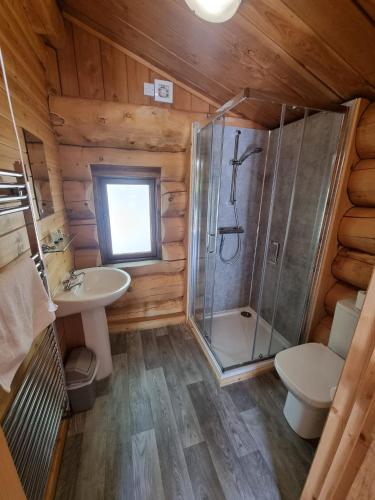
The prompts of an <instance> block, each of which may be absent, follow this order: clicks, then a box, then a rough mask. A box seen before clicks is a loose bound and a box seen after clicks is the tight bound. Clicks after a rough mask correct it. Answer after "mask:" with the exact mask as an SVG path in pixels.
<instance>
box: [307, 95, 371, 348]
mask: <svg viewBox="0 0 375 500" xmlns="http://www.w3.org/2000/svg"><path fill="white" fill-rule="evenodd" d="M355 108H356V109H354V114H355V115H356V116H355V117H354V128H353V131H352V132H353V133H351V134H349V141H348V143H347V145H346V158H347V161H346V166H345V170H344V172H343V181H344V182H343V183H342V185H341V193H339V195H338V198H339V209H338V210H337V211H336V221H335V225H334V231H333V232H334V234H333V236H332V238H334V239H335V240H336V242H335V243H334V245H333V247H336V251H334V252H331V254H330V255H331V258H330V262H329V275H328V276H327V275H326V277H325V280H324V282H321V283H320V287H321V295H323V294H324V295H323V297H324V310H323V309H322V310H321V311H318V313H317V315H316V318H315V324H313V328H312V330H311V334H310V340H312V341H318V342H323V343H325V344H326V343H327V342H328V338H329V333H330V325H331V323H332V317H333V314H334V311H335V306H336V303H337V301H338V300H341V299H344V298H347V297H352V298H354V297H356V294H357V291H358V290H359V289H362V290H367V288H368V285H369V282H370V279H371V275H372V272H373V269H374V266H375V147H374V144H375V126H374V124H375V105H374V104H370V103H368V101H365V100H358V101H357V103H356V104H355ZM336 235H337V236H336Z"/></svg>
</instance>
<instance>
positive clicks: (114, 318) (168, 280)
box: [49, 21, 210, 332]
mask: <svg viewBox="0 0 375 500" xmlns="http://www.w3.org/2000/svg"><path fill="white" fill-rule="evenodd" d="M66 39H67V40H66V44H65V46H64V48H63V49H59V50H57V57H56V58H55V59H53V58H50V61H52V64H51V68H50V72H49V74H50V75H51V77H50V88H53V89H55V92H54V93H55V95H56V96H59V95H62V96H65V98H68V97H69V98H72V99H70V100H68V99H63V98H60V97H54V98H51V99H50V110H51V112H52V118H53V122H54V125H55V131H56V134H57V137H58V140H59V142H60V143H61V146H60V161H61V166H62V173H63V178H64V199H65V204H66V207H67V210H68V215H69V218H70V227H71V232H72V233H76V234H77V235H78V236H77V238H76V240H75V266H76V267H77V268H84V267H90V266H95V265H97V264H100V262H101V260H100V252H99V243H98V234H97V226H96V218H95V206H94V199H93V187H92V174H91V168H90V166H91V165H93V164H96V165H117V166H121V165H122V166H132V167H139V168H141V167H159V168H160V169H161V221H162V222H161V231H162V260H161V261H159V262H155V263H148V262H147V263H140V264H139V265H135V266H132V267H124V269H126V270H127V271H128V272H129V273H130V275H131V276H132V285H131V287H130V289H129V291H128V292H127V293H126V294H125V296H124V297H122V298H121V299H120V300H119V301H117V302H116V303H115V304H113V305H112V306H111V307H110V308H108V311H107V316H108V320H109V327H110V331H111V332H121V331H126V330H130V329H134V328H149V327H152V326H162V325H165V324H170V323H178V322H181V321H183V320H184V319H185V300H184V296H185V290H186V269H185V266H186V245H185V237H186V235H187V223H186V220H187V215H186V214H187V204H188V200H187V197H188V194H187V184H186V182H185V181H186V177H187V175H188V167H189V164H190V156H189V158H188V157H187V156H188V153H187V150H188V147H189V144H190V128H191V123H192V121H194V120H197V119H202V118H204V117H205V116H206V114H207V113H208V112H209V111H210V104H209V103H207V102H205V101H203V100H202V99H199V98H198V97H196V96H195V95H193V94H191V93H189V92H188V91H187V90H185V89H184V88H182V87H179V86H178V85H174V102H173V104H171V105H170V104H158V103H156V102H154V101H153V100H152V101H151V99H150V97H146V96H144V95H143V83H144V82H152V81H153V80H154V78H158V77H159V75H158V74H157V73H156V72H154V71H152V70H151V69H149V68H148V67H146V66H144V65H142V64H141V63H140V62H138V61H137V60H136V59H133V58H131V57H130V56H129V55H127V54H125V53H123V52H122V51H120V50H119V49H117V48H115V47H114V46H112V45H110V44H107V43H105V42H104V41H102V40H99V39H98V38H96V37H95V36H93V35H92V34H90V33H88V32H86V31H85V30H83V29H81V28H80V27H78V26H77V25H72V24H70V23H69V22H68V21H66ZM124 117H125V119H124ZM74 321H75V322H76V323H77V321H78V318H75V319H74Z"/></svg>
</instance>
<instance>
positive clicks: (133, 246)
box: [107, 184, 151, 255]
mask: <svg viewBox="0 0 375 500" xmlns="http://www.w3.org/2000/svg"><path fill="white" fill-rule="evenodd" d="M107 196H108V208H109V221H110V228H111V238H112V252H113V254H114V255H120V254H127V253H143V252H150V251H151V220H150V186H149V185H140V184H107Z"/></svg>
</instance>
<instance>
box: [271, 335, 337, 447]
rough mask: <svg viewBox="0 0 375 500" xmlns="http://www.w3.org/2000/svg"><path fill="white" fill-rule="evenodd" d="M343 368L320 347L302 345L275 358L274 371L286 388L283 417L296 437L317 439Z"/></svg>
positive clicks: (322, 346) (324, 348) (335, 355)
mask: <svg viewBox="0 0 375 500" xmlns="http://www.w3.org/2000/svg"><path fill="white" fill-rule="evenodd" d="M343 365H344V360H343V359H342V358H340V356H338V355H337V354H336V353H334V352H333V351H331V350H330V349H329V348H328V347H327V346H325V345H323V344H316V343H311V344H302V345H298V346H296V347H292V348H290V349H286V350H285V351H281V352H279V353H278V354H277V355H276V357H275V368H276V370H277V372H278V374H279V376H280V378H281V380H282V381H283V382H284V384H285V386H286V388H287V389H288V396H287V398H286V401H285V405H284V415H285V418H286V420H287V421H288V423H289V425H290V426H291V427H292V429H293V430H294V431H295V432H296V433H297V434H298V435H299V436H301V437H303V438H305V439H312V438H317V437H319V436H320V434H321V432H322V430H323V426H324V422H325V420H326V417H327V413H328V410H329V407H330V406H331V402H332V399H333V396H334V393H335V390H336V386H337V384H338V381H339V378H340V374H341V371H342V367H343Z"/></svg>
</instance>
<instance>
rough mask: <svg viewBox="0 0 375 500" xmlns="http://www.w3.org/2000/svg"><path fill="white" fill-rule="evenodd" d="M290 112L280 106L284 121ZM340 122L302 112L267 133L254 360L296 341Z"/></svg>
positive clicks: (331, 115)
mask: <svg viewBox="0 0 375 500" xmlns="http://www.w3.org/2000/svg"><path fill="white" fill-rule="evenodd" d="M291 111H292V110H291V109H288V108H287V107H284V113H283V116H284V118H285V116H287V115H288V113H290V112H291ZM294 111H298V110H296V109H295V108H293V112H294ZM342 119H343V115H341V114H336V113H332V112H320V113H313V114H312V113H311V112H309V111H308V110H305V112H304V117H303V118H302V119H300V120H297V121H294V122H292V123H289V124H286V123H285V122H284V120H283V119H281V122H280V127H279V128H278V129H276V130H273V131H272V132H271V137H270V152H271V154H270V162H271V165H268V168H273V183H272V194H271V202H270V208H269V218H268V224H267V233H266V251H265V254H264V259H263V264H262V276H261V283H260V289H259V295H258V300H257V306H258V307H257V325H256V334H255V342H254V344H253V355H252V359H253V360H257V359H262V358H266V357H269V356H273V355H275V354H276V353H277V352H279V351H281V350H282V349H285V348H288V347H291V346H294V345H297V344H298V342H299V338H300V335H301V332H302V329H303V323H304V319H305V312H306V307H307V303H308V297H309V290H310V285H311V278H312V273H313V269H314V265H315V259H316V255H317V250H318V245H319V238H320V235H321V229H322V225H323V219H324V214H325V209H326V204H327V198H328V192H329V186H330V184H331V177H332V173H333V167H334V160H335V154H336V150H337V145H338V141H339V135H340V130H341V125H342Z"/></svg>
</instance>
